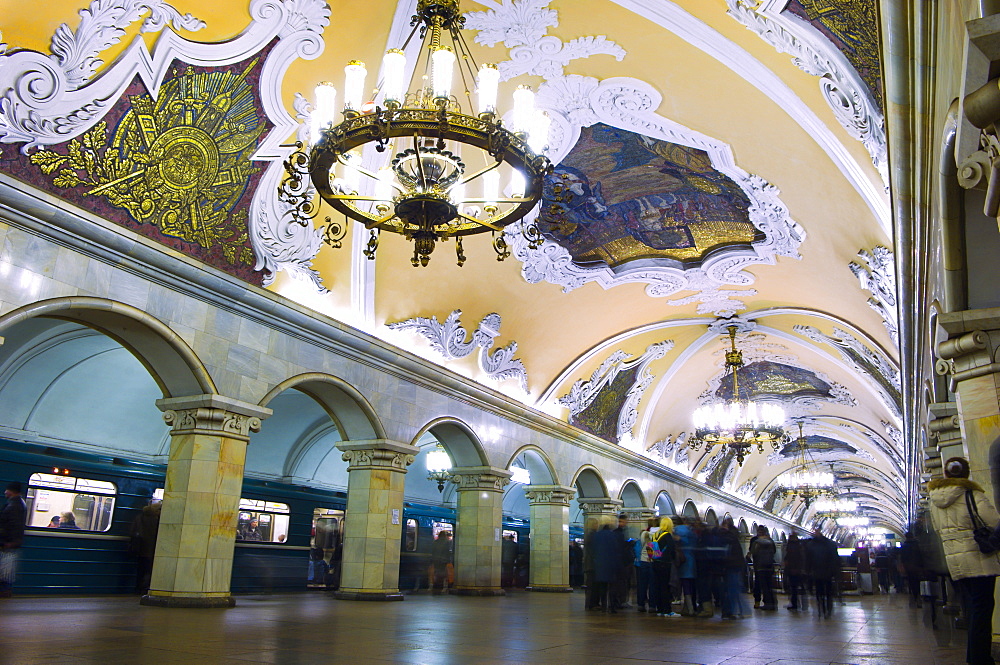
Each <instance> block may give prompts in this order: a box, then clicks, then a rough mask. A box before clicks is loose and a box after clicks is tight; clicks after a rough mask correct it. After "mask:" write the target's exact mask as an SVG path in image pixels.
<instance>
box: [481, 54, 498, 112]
mask: <svg viewBox="0 0 1000 665" xmlns="http://www.w3.org/2000/svg"><path fill="white" fill-rule="evenodd" d="M499 87H500V70H499V69H497V66H496V65H494V64H492V63H486V64H484V65H483V66H481V67H480V68H479V89H478V90H477V91H476V93H477V97H478V100H479V114H480V115H483V114H490V115H493V114H495V113H496V112H497V91H498V89H499Z"/></svg>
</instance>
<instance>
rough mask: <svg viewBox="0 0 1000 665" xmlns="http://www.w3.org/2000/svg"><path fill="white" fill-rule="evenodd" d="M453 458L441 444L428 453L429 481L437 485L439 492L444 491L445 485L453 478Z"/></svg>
mask: <svg viewBox="0 0 1000 665" xmlns="http://www.w3.org/2000/svg"><path fill="white" fill-rule="evenodd" d="M451 466H452V464H451V456H450V455H448V451H447V450H445V449H444V446H442V445H441V443H440V442H438V444H437V445H436V446H434V450H432V451H430V452H429V453H427V480H433V481H435V482H436V483H437V486H438V492H443V491H444V484H445V483H446V482H448V479H449V478H450V477H451Z"/></svg>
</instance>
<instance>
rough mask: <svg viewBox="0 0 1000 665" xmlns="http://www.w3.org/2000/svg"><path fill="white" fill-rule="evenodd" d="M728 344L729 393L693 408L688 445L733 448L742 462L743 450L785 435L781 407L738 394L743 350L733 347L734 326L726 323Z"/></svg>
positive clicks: (774, 444)
mask: <svg viewBox="0 0 1000 665" xmlns="http://www.w3.org/2000/svg"><path fill="white" fill-rule="evenodd" d="M728 330H729V341H730V343H731V345H732V346H731V348H730V350H729V351H727V352H726V370H727V371H728V372H729V376H730V377H731V380H732V386H733V390H732V394H731V396H730V398H729V400H727V401H726V402H725V403H722V404H712V405H708V406H702V407H700V408H698V409H696V410H695V412H694V414H693V417H692V420H693V421H694V426H695V433H694V436H693V437H692V438H690V439H689V440H688V445H689V446H690V447H691V448H692V449H694V450H699V449H700V448H701V446H703V445H704V446H706V447H707V446H709V445H722V446H727V447H728V448H730V449H731V450H734V451H735V452H736V460H737V462H738V463H739V464H740V465H742V464H743V460H744V459H746V455H747V453H748V452H749V451H750V450H751V449H752V448H753V447H756V448H757V451H758V452H761V453H763V452H764V445H765V444H770V445H771V446H772V447H773V448H774V449H775V450H777V449H778V448H779V446H780V445H781V443H782V442H784V441H785V440H786V439H787V437H786V435H785V430H784V428H783V426H782V424H783V423H784V421H785V412H784V410H783V409H782V408H781V407H780V406H778V405H776V404H770V403H766V402H754V401H753V400H751V399H750V398H749V397H746V398H744V397H741V396H740V384H739V374H738V372H739V370H740V369H741V368H742V367H743V352H742V351H740V350H739V349H737V348H736V330H737V328H736V326H729V327H728Z"/></svg>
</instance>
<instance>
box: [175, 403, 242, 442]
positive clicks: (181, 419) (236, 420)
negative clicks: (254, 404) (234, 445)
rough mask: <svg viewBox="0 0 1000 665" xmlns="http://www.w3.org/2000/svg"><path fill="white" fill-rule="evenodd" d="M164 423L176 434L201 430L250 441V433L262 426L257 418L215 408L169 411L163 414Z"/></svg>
mask: <svg viewBox="0 0 1000 665" xmlns="http://www.w3.org/2000/svg"><path fill="white" fill-rule="evenodd" d="M163 421H164V422H165V423H167V425H169V426H170V428H171V430H172V431H173V432H174V433H175V434H178V433H182V432H191V431H196V430H201V431H203V432H206V433H215V434H227V435H231V436H235V437H239V438H243V439H248V438H249V437H250V432H259V431H260V424H261V421H260V418H257V417H255V416H246V415H243V414H240V413H233V412H232V411H226V410H225V409H219V408H213V407H199V408H194V409H177V410H167V411H164V412H163Z"/></svg>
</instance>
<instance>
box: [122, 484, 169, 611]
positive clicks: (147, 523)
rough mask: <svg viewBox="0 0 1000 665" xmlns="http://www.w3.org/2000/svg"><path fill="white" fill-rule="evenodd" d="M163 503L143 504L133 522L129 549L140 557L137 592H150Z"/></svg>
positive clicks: (137, 572) (136, 583)
mask: <svg viewBox="0 0 1000 665" xmlns="http://www.w3.org/2000/svg"><path fill="white" fill-rule="evenodd" d="M161 508H162V504H161V503H160V502H159V501H154V502H153V503H150V504H149V505H148V506H143V507H142V510H141V511H139V514H138V515H136V516H135V520H133V522H132V539H131V541H130V542H129V551H131V552H132V553H133V554H135V555H136V556H137V557H138V559H139V562H138V565H137V566H136V579H135V592H136V593H138V594H146V593H148V592H149V582H150V580H151V579H152V577H153V555H155V554H156V534H157V533H158V532H159V530H160V510H161Z"/></svg>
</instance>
